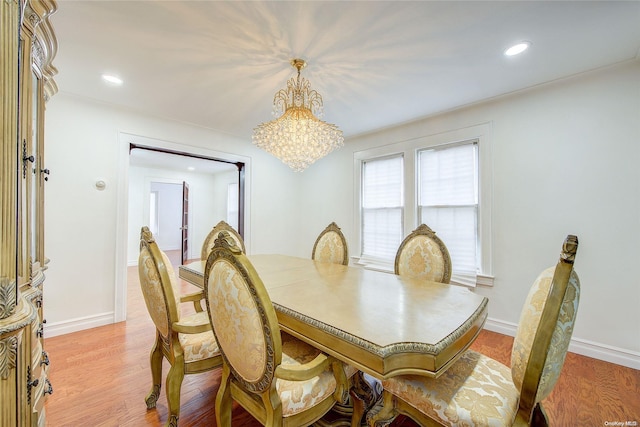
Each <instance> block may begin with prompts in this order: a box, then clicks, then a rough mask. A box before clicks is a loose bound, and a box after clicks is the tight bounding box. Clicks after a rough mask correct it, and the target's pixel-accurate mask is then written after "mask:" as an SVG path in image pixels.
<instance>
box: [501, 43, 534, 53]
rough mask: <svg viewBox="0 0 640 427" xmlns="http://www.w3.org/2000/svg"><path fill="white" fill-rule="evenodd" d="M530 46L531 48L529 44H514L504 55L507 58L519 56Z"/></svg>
mask: <svg viewBox="0 0 640 427" xmlns="http://www.w3.org/2000/svg"><path fill="white" fill-rule="evenodd" d="M529 46H531V43H529V42H520V43H517V44H514V45H513V46H511V47H510V48H509V49H507V50H505V51H504V54H505V55H506V56H513V55H518V54H519V53H522V52H524V51H525V50H527V49H528V48H529Z"/></svg>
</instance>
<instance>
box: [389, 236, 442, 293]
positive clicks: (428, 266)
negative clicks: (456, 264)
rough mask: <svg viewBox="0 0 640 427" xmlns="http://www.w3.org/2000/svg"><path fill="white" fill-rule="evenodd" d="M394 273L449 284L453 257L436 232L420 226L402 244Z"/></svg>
mask: <svg viewBox="0 0 640 427" xmlns="http://www.w3.org/2000/svg"><path fill="white" fill-rule="evenodd" d="M394 272H395V273H396V274H399V275H401V276H408V277H420V278H424V279H426V280H431V281H433V282H440V283H449V281H450V280H451V257H450V256H449V251H448V250H447V247H446V246H445V244H444V242H443V241H442V240H440V238H439V237H438V236H436V233H435V231H433V230H432V229H431V228H429V226H427V225H426V224H420V226H418V228H416V229H415V230H413V231H412V232H411V234H409V235H408V236H407V237H405V238H404V240H403V241H402V243H400V247H398V251H397V252H396V259H395V263H394Z"/></svg>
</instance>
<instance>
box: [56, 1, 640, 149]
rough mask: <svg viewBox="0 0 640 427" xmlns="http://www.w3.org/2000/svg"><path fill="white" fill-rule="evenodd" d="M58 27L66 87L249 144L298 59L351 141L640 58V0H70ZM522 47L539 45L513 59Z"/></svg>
mask: <svg viewBox="0 0 640 427" xmlns="http://www.w3.org/2000/svg"><path fill="white" fill-rule="evenodd" d="M52 22H53V25H54V28H55V32H56V35H57V38H58V43H59V48H58V53H57V56H56V58H55V61H54V65H55V66H56V67H57V68H58V70H59V74H58V75H57V76H56V77H55V80H56V82H57V84H58V87H59V91H60V92H61V93H68V94H73V95H78V96H81V97H86V98H89V99H93V100H96V101H100V102H104V103H107V104H111V105H115V106H121V107H125V108H129V109H132V110H136V111H141V112H145V113H148V114H152V115H154V116H158V117H162V118H167V119H173V120H178V121H182V122H187V123H193V124H196V125H199V126H205V127H207V128H211V129H214V130H216V131H219V132H223V133H226V134H230V135H234V136H238V137H240V138H244V139H246V140H247V141H248V142H249V141H250V140H251V132H252V129H253V128H254V127H255V126H256V125H258V124H259V123H261V122H265V121H269V120H272V116H271V109H272V101H273V95H274V94H275V92H276V91H277V90H279V89H281V88H283V87H285V86H286V81H287V79H289V78H290V77H293V76H295V70H294V69H293V68H292V67H291V65H290V64H289V61H290V60H291V59H292V58H302V59H305V60H306V61H307V62H308V65H307V67H306V68H305V69H304V70H303V71H302V75H303V77H306V78H307V79H308V80H309V81H310V83H311V87H312V89H315V90H317V91H318V92H319V93H320V94H321V95H322V97H323V99H324V108H325V115H324V118H323V119H324V120H326V121H328V122H330V123H335V124H336V125H338V126H339V127H340V128H341V129H342V130H343V131H344V134H345V137H347V138H348V137H349V136H354V135H358V134H362V133H366V132H371V131H375V130H377V129H381V128H385V127H389V126H392V125H395V124H399V123H404V122H408V121H412V120H415V119H419V118H422V117H426V116H429V115H433V114H436V113H439V112H442V111H447V110H451V109H455V108H457V107H460V106H463V105H468V104H472V103H476V102H479V101H482V100H486V99H489V98H492V97H496V96H500V95H503V94H507V93H510V92H514V91H518V90H521V89H524V88H529V87H533V86H536V85H540V84H543V83H545V82H549V81H553V80H557V79H561V78H564V77H567V76H571V75H575V74H578V73H582V72H585V71H589V70H593V69H597V68H601V67H607V66H610V65H613V64H617V63H620V62H624V61H630V60H634V59H637V58H638V55H639V50H640V2H639V1H620V2H618V1H584V2H583V1H468V2H467V1H407V2H405V1H293V2H290V1H69V0H59V2H58V11H57V12H56V13H55V14H54V15H53V17H52ZM522 40H526V41H529V42H531V47H530V49H529V50H527V51H526V52H525V53H523V54H521V55H519V56H516V57H505V56H504V55H503V51H504V50H505V49H506V48H507V47H509V46H510V45H511V44H513V43H515V42H518V41H522ZM106 72H108V73H113V74H116V75H118V76H119V77H121V78H122V79H123V80H124V84H123V85H122V86H120V87H113V86H109V85H106V84H104V82H103V81H102V80H101V77H100V76H101V75H102V74H103V73H106Z"/></svg>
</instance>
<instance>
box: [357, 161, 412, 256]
mask: <svg viewBox="0 0 640 427" xmlns="http://www.w3.org/2000/svg"><path fill="white" fill-rule="evenodd" d="M402 167H403V159H402V156H394V157H387V158H382V159H374V160H367V161H365V162H363V166H362V256H363V257H366V258H372V259H378V260H384V261H391V262H393V260H394V259H395V255H396V251H397V250H398V246H400V242H401V241H402V213H403V211H402V210H403V178H402V177H403V171H402Z"/></svg>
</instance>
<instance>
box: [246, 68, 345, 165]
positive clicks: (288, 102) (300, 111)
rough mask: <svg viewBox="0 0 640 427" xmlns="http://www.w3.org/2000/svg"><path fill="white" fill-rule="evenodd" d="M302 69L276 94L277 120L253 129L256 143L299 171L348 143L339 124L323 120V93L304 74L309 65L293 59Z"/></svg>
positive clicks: (275, 109) (275, 113)
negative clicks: (301, 75)
mask: <svg viewBox="0 0 640 427" xmlns="http://www.w3.org/2000/svg"><path fill="white" fill-rule="evenodd" d="M291 65H292V66H293V67H294V68H296V69H297V70H298V76H297V78H296V79H294V78H293V77H292V78H291V79H289V81H288V82H287V87H286V89H280V90H279V91H278V92H276V94H275V96H274V97H273V115H274V116H276V119H275V120H272V121H270V122H267V123H262V124H260V125H259V126H257V127H256V128H255V129H253V137H252V140H253V143H254V144H255V145H257V146H258V147H260V148H262V149H263V150H265V151H266V152H268V153H270V154H272V155H273V156H275V157H277V158H279V159H280V160H282V162H283V163H285V164H286V165H288V166H289V167H290V168H291V169H293V170H294V171H296V172H302V171H303V170H305V169H306V168H307V167H308V166H309V165H311V164H312V163H313V162H315V161H316V160H318V159H321V158H322V157H324V156H326V155H327V154H329V153H330V152H332V151H333V150H335V149H336V148H339V147H341V146H342V145H343V144H344V137H343V136H342V131H341V130H340V129H339V128H338V126H336V125H333V124H330V123H327V122H323V121H322V120H320V119H318V117H322V112H323V111H322V110H323V107H322V96H320V94H319V93H318V92H316V91H315V90H312V89H311V84H310V83H309V80H307V79H305V78H304V77H300V70H301V69H303V68H304V67H305V66H306V65H307V64H306V62H305V61H304V60H302V59H293V60H291Z"/></svg>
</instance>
